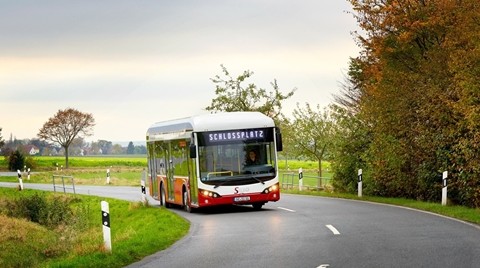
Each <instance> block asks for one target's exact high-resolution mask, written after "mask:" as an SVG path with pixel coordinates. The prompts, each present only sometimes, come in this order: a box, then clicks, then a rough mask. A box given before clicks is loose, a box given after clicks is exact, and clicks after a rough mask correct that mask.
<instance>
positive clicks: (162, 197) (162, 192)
mask: <svg viewBox="0 0 480 268" xmlns="http://www.w3.org/2000/svg"><path fill="white" fill-rule="evenodd" d="M160 206H162V207H166V208H168V207H170V205H169V204H168V203H167V198H166V196H165V188H164V187H163V184H162V186H160Z"/></svg>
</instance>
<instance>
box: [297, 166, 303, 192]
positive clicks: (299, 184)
mask: <svg viewBox="0 0 480 268" xmlns="http://www.w3.org/2000/svg"><path fill="white" fill-rule="evenodd" d="M302 179H303V169H302V168H299V169H298V190H299V191H302V190H303V180H302Z"/></svg>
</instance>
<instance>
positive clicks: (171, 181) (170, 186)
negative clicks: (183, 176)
mask: <svg viewBox="0 0 480 268" xmlns="http://www.w3.org/2000/svg"><path fill="white" fill-rule="evenodd" d="M171 146H172V144H171V143H170V142H169V143H168V150H167V151H166V155H167V159H168V162H167V180H168V183H167V188H168V189H167V192H168V200H170V201H174V200H175V192H174V191H175V189H174V187H175V181H174V178H173V173H174V168H173V166H174V164H173V156H172V153H171V152H172V148H171Z"/></svg>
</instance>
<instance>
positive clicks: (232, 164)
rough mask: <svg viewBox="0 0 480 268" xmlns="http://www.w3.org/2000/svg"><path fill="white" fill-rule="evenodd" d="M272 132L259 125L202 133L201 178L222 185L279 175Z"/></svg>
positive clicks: (255, 180)
mask: <svg viewBox="0 0 480 268" xmlns="http://www.w3.org/2000/svg"><path fill="white" fill-rule="evenodd" d="M255 131H256V132H255ZM272 132H273V130H272V129H260V130H258V129H256V130H239V131H231V132H228V133H199V147H198V151H199V155H198V157H199V159H198V161H199V167H200V180H201V181H202V182H203V183H205V184H209V185H214V186H215V187H219V186H221V185H245V184H252V183H264V182H265V181H268V180H271V179H273V178H275V175H276V170H275V166H276V165H275V161H276V159H275V146H274V143H273V134H272ZM200 134H201V135H200Z"/></svg>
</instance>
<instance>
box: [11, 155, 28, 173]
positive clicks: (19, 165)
mask: <svg viewBox="0 0 480 268" xmlns="http://www.w3.org/2000/svg"><path fill="white" fill-rule="evenodd" d="M24 166H25V156H23V154H22V153H21V152H20V151H19V150H15V151H12V152H11V153H10V155H9V156H8V170H11V171H17V170H22V169H23V167H24Z"/></svg>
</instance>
